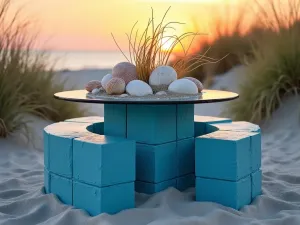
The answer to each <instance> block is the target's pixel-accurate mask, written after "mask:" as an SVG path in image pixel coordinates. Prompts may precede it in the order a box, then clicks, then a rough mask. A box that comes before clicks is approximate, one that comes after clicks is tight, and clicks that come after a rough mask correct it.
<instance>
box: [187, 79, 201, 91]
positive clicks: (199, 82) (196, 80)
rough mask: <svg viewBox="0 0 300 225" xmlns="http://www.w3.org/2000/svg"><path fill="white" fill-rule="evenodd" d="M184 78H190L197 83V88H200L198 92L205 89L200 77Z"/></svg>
mask: <svg viewBox="0 0 300 225" xmlns="http://www.w3.org/2000/svg"><path fill="white" fill-rule="evenodd" d="M183 79H188V80H190V81H193V82H194V83H195V84H196V86H197V88H198V92H201V91H203V84H202V83H201V81H200V80H198V79H196V78H194V77H185V78H183Z"/></svg>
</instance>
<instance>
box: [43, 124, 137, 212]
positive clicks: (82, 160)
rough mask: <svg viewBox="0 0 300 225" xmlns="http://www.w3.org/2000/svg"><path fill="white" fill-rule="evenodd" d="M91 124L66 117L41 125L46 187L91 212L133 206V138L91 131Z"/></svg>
mask: <svg viewBox="0 0 300 225" xmlns="http://www.w3.org/2000/svg"><path fill="white" fill-rule="evenodd" d="M90 125H91V124H89V123H88V122H86V120H85V121H82V122H78V121H76V122H70V121H69V122H62V123H56V124H52V125H50V126H48V127H46V128H45V130H44V135H45V136H44V139H45V172H44V177H45V178H44V179H45V192H46V193H53V194H55V195H57V197H58V199H59V200H61V201H62V202H64V203H65V204H69V205H74V206H75V207H78V208H80V209H85V210H86V211H87V212H88V213H89V214H90V215H93V216H94V215H97V214H100V213H103V212H105V213H111V214H113V213H117V212H119V211H121V210H124V209H128V208H133V207H134V206H135V198H134V181H135V157H136V156H135V155H136V146H135V141H131V140H127V139H125V138H121V137H111V136H104V135H97V134H93V133H91V132H89V131H87V127H89V126H90ZM116 199H119V200H120V199H121V201H122V202H119V201H117V200H116Z"/></svg>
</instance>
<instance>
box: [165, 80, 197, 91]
mask: <svg viewBox="0 0 300 225" xmlns="http://www.w3.org/2000/svg"><path fill="white" fill-rule="evenodd" d="M168 90H169V91H170V92H173V93H178V94H189V95H192V94H197V93H198V87H197V85H196V84H195V83H194V82H193V81H190V80H188V79H179V80H175V81H174V82H173V83H171V84H170V86H169V88H168Z"/></svg>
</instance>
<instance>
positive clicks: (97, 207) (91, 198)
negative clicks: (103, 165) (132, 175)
mask: <svg viewBox="0 0 300 225" xmlns="http://www.w3.org/2000/svg"><path fill="white" fill-rule="evenodd" d="M73 196H74V206H75V207H76V208H79V209H84V210H86V211H87V212H88V213H89V214H90V215H91V216H96V215H98V214H101V213H108V214H115V213H118V212H120V211H122V210H125V209H130V208H134V207H135V192H134V182H130V183H123V184H117V185H112V186H108V187H102V188H100V187H96V186H92V185H88V184H84V183H80V182H74V185H73Z"/></svg>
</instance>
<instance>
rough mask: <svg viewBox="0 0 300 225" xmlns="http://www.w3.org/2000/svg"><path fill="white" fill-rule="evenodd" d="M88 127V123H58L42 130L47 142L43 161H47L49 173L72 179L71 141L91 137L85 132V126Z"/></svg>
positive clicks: (89, 133)
mask: <svg viewBox="0 0 300 225" xmlns="http://www.w3.org/2000/svg"><path fill="white" fill-rule="evenodd" d="M90 125H91V124H89V123H74V122H60V123H54V124H51V125H49V126H47V127H46V128H45V129H44V132H45V135H46V136H47V141H48V150H46V153H45V160H46V162H47V161H48V168H49V171H50V172H53V173H55V174H58V175H62V176H65V177H68V178H72V158H73V154H72V147H73V139H74V138H77V137H83V136H88V135H91V134H92V133H91V132H89V131H88V130H87V126H90ZM47 158H48V160H47ZM46 167H47V163H46Z"/></svg>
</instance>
